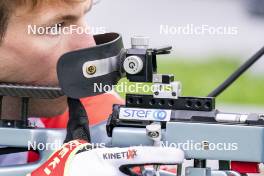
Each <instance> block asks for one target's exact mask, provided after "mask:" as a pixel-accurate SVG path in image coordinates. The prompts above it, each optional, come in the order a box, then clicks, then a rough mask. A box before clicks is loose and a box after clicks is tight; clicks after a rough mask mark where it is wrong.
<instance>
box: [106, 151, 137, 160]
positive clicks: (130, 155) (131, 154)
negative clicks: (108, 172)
mask: <svg viewBox="0 0 264 176" xmlns="http://www.w3.org/2000/svg"><path fill="white" fill-rule="evenodd" d="M136 156H137V151H136V150H134V149H132V150H128V151H125V152H118V153H104V154H103V159H105V160H111V159H134V158H135V157H136Z"/></svg>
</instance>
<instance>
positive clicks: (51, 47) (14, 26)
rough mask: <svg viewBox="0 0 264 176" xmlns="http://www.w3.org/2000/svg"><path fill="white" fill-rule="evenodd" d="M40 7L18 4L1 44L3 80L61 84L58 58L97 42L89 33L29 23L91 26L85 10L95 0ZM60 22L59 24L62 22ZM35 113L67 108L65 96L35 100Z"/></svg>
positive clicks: (0, 67)
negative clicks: (43, 29) (32, 28)
mask: <svg viewBox="0 0 264 176" xmlns="http://www.w3.org/2000/svg"><path fill="white" fill-rule="evenodd" d="M45 2H46V1H43V3H41V4H40V5H39V6H38V7H37V8H35V9H33V10H29V7H27V6H23V7H18V8H17V9H16V10H15V11H14V12H13V13H12V15H11V17H10V20H9V25H8V28H7V32H6V35H5V37H4V39H3V42H2V43H1V45H0V63H1V64H0V82H12V83H23V84H30V85H31V84H32V85H52V86H56V85H58V79H57V74H56V64H57V61H58V58H59V57H60V56H61V55H62V54H64V53H66V52H68V51H71V50H76V49H80V48H87V47H91V46H94V45H95V41H94V39H93V36H92V35H91V34H88V33H83V34H80V33H77V32H73V33H72V34H64V33H58V34H56V35H54V34H52V33H50V34H49V33H47V34H40V33H33V32H29V26H36V27H52V26H55V25H57V24H59V25H60V26H62V27H68V26H70V25H75V26H77V27H82V28H87V24H86V21H85V14H86V13H87V12H88V11H89V10H90V9H91V6H92V1H91V0H84V1H81V2H74V3H65V2H56V1H55V2H54V1H53V3H45ZM59 25H58V26H59ZM31 102H32V103H33V104H34V105H32V107H31V108H30V109H31V112H32V115H36V116H38V115H41V116H45V115H46V116H50V115H55V114H58V113H61V112H63V111H64V110H65V109H66V101H65V97H62V98H59V99H57V100H53V101H46V100H41V101H38V100H34V101H31Z"/></svg>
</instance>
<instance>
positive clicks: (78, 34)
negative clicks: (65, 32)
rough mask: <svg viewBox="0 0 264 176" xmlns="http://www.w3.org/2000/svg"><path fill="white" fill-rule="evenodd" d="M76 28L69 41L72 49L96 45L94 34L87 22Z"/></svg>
mask: <svg viewBox="0 0 264 176" xmlns="http://www.w3.org/2000/svg"><path fill="white" fill-rule="evenodd" d="M76 29H77V30H75V31H74V32H73V33H72V35H71V36H70V39H69V42H68V43H69V49H70V50H78V49H83V48H89V47H92V46H95V45H96V43H95V40H94V37H93V34H92V33H91V30H90V28H89V26H88V25H87V24H86V22H84V23H83V25H79V26H78V27H77V28H76Z"/></svg>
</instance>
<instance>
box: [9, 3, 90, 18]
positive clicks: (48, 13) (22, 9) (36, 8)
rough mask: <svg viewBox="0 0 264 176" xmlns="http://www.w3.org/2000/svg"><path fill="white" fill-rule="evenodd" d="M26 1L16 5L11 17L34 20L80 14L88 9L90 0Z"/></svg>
mask: <svg viewBox="0 0 264 176" xmlns="http://www.w3.org/2000/svg"><path fill="white" fill-rule="evenodd" d="M26 1H27V3H24V4H23V5H19V6H17V8H15V11H14V13H13V15H12V16H13V17H14V18H15V19H17V20H22V21H23V20H26V21H28V20H29V19H31V21H35V22H41V21H45V20H47V19H51V18H56V17H60V16H67V15H68V16H69V15H70V16H75V17H80V16H82V15H83V14H84V13H85V11H86V10H87V9H90V8H91V6H92V4H93V1H92V0H26Z"/></svg>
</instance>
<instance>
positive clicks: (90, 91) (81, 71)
mask: <svg viewBox="0 0 264 176" xmlns="http://www.w3.org/2000/svg"><path fill="white" fill-rule="evenodd" d="M94 38H95V41H96V46H95V47H91V48H87V49H81V50H77V51H72V52H69V53H66V54H64V55H63V56H61V57H60V59H59V61H58V64H57V73H58V79H59V85H60V87H61V88H62V91H63V92H64V93H65V94H66V95H67V96H68V97H71V98H82V97H87V96H95V95H98V94H102V93H105V91H106V89H100V91H98V88H100V87H101V88H106V87H107V88H110V89H111V88H112V85H115V84H116V83H117V82H118V80H119V79H120V78H121V77H122V74H121V71H120V70H121V69H120V61H121V59H122V57H123V56H124V55H125V53H126V50H125V49H124V47H123V42H122V37H121V35H119V34H117V33H106V34H100V35H95V36H94ZM101 90H102V91H101ZM107 91H109V89H107Z"/></svg>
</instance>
